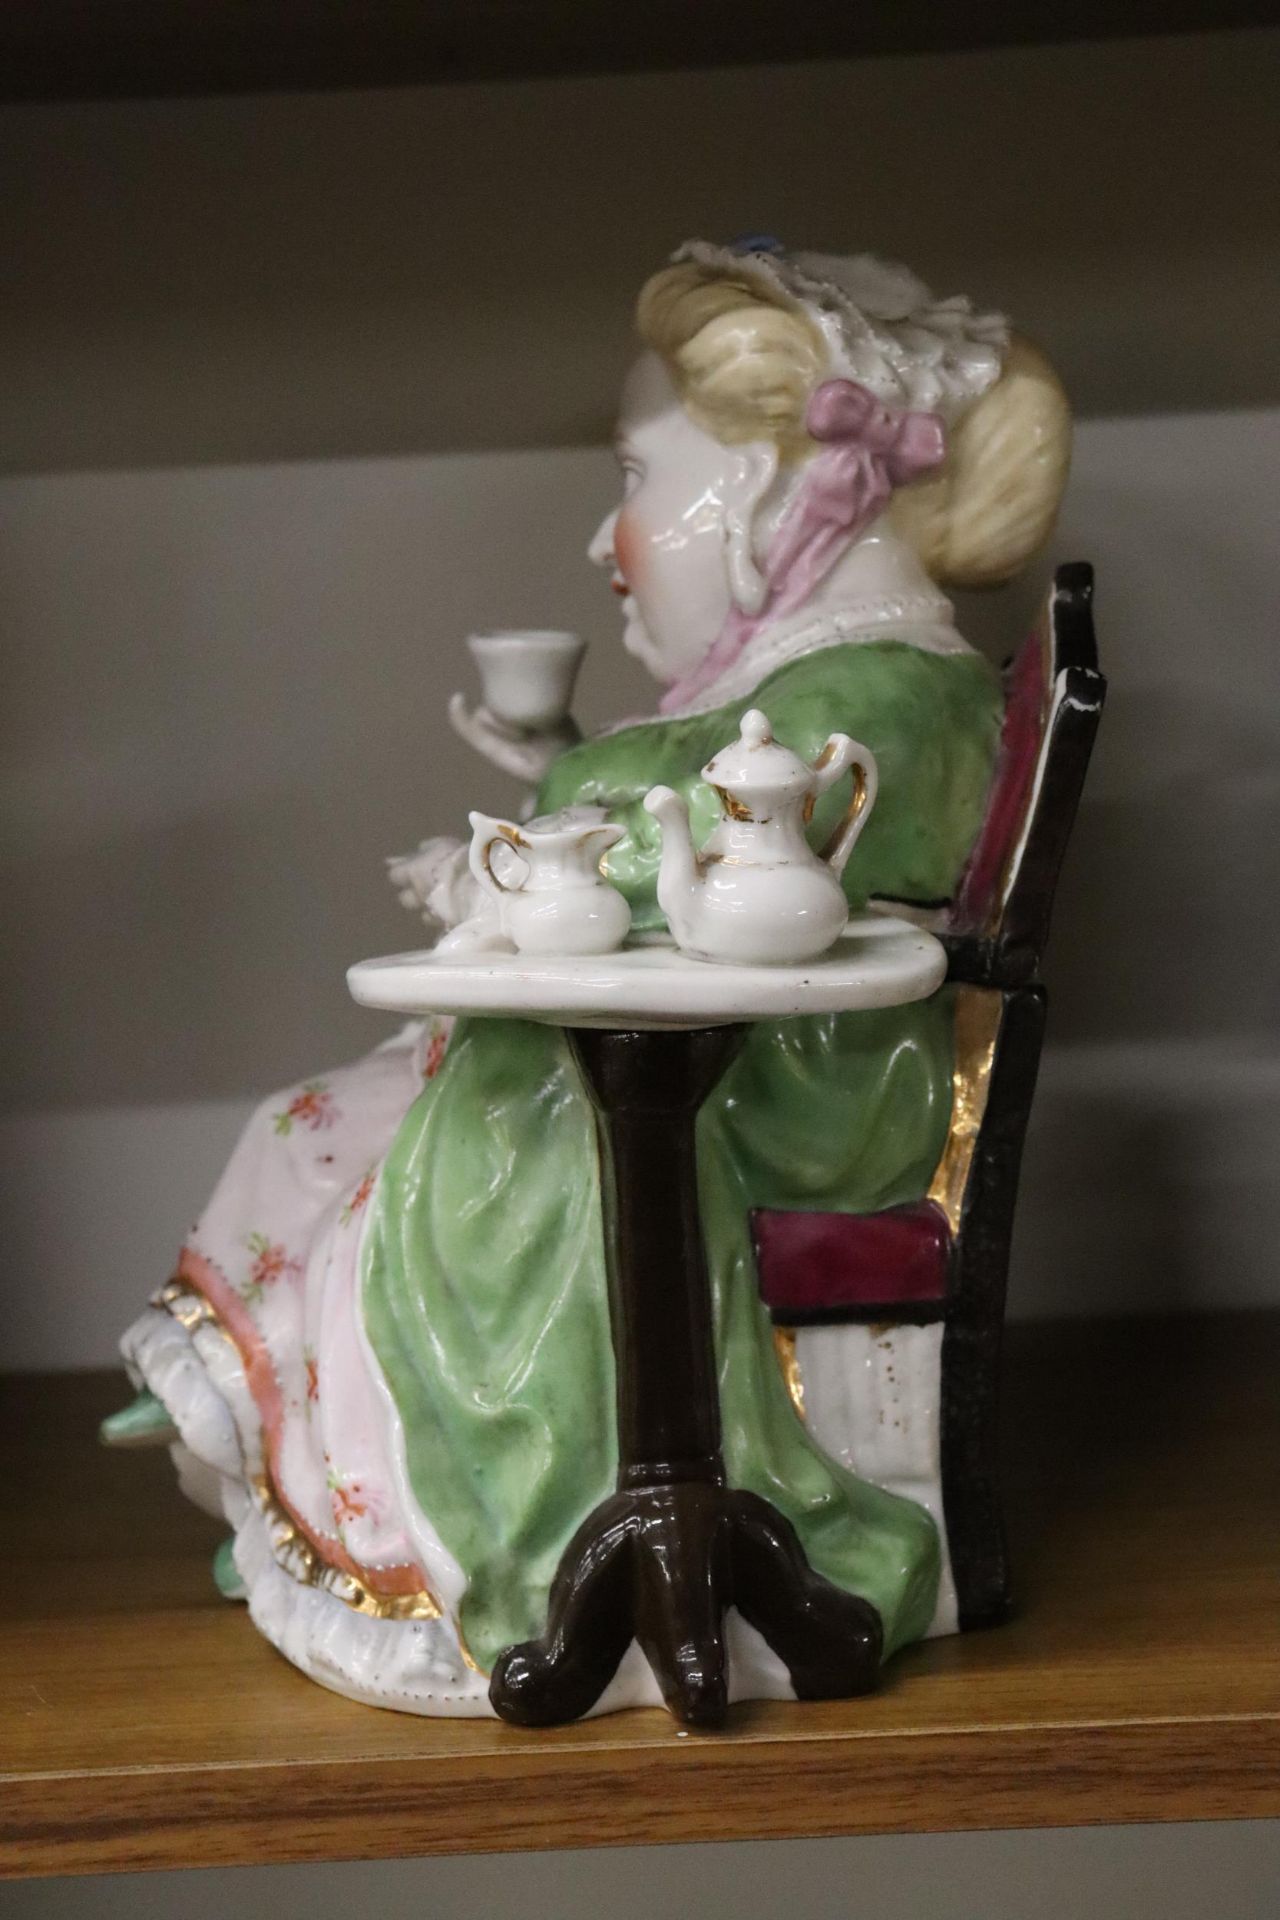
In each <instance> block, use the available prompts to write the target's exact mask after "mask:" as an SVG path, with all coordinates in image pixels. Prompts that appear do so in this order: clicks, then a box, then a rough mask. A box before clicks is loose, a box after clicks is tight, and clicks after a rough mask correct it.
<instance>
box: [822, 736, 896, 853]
mask: <svg viewBox="0 0 1280 1920" xmlns="http://www.w3.org/2000/svg"><path fill="white" fill-rule="evenodd" d="M837 756H838V757H839V759H840V760H841V761H842V762H843V764H842V765H841V766H840V768H839V771H838V772H836V773H833V774H832V775H831V776H830V778H828V779H826V780H824V781H823V782H822V788H823V790H825V788H826V787H828V786H830V785H831V782H832V780H835V779H838V778H839V775H840V774H841V773H845V772H849V771H851V772H852V774H853V794H852V797H851V798H850V801H849V804H848V806H847V807H846V808H845V814H844V818H843V820H842V821H841V822H840V824H839V826H838V827H837V828H836V830H835V832H834V833H833V834H832V835H831V837H830V839H829V840H828V841H827V843H826V845H825V846H824V847H823V849H822V851H821V853H820V854H819V855H818V858H819V859H820V860H823V861H825V863H826V864H827V866H828V867H830V869H831V871H832V873H833V874H834V875H835V877H836V879H837V880H839V879H840V878H841V876H842V874H843V873H844V870H845V868H846V866H847V865H848V864H849V855H850V854H851V853H852V852H853V849H854V847H855V846H856V845H857V842H858V836H859V835H860V834H861V832H862V829H863V828H864V827H865V826H866V824H867V821H868V819H869V817H870V814H871V809H872V807H873V806H874V805H875V802H876V793H877V790H878V788H879V785H880V769H879V768H878V767H877V765H876V757H875V755H874V753H872V751H871V749H870V747H864V746H863V744H862V742H861V741H860V740H851V739H850V738H849V736H848V734H833V735H832V737H831V739H830V740H828V742H827V744H826V746H825V747H824V748H823V749H822V752H821V753H820V754H819V756H818V761H817V766H816V767H815V772H818V771H822V770H823V769H825V767H827V766H828V765H829V764H830V762H831V761H832V760H834V759H836V758H837Z"/></svg>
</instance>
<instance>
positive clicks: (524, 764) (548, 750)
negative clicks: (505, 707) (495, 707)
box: [449, 693, 582, 787]
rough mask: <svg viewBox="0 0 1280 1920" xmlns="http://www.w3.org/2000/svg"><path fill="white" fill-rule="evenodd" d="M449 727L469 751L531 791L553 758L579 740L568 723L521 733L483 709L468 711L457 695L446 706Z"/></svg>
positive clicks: (576, 730) (575, 729)
mask: <svg viewBox="0 0 1280 1920" xmlns="http://www.w3.org/2000/svg"><path fill="white" fill-rule="evenodd" d="M449 724H450V726H451V727H452V728H453V730H454V732H455V733H456V734H457V735H458V736H459V737H460V738H461V739H463V740H465V741H466V743H467V745H468V746H469V747H474V748H475V750H476V752H477V753H478V754H481V755H483V757H484V758H485V759H486V760H488V761H490V762H491V763H492V765H493V766H495V767H500V768H501V770H502V772H503V773H509V774H512V775H513V776H514V777H515V778H516V779H517V780H525V781H527V782H528V783H529V785H530V786H531V787H536V786H537V785H538V783H539V781H540V780H541V779H542V776H543V774H544V773H545V772H546V771H547V768H548V767H549V766H550V765H551V762H552V761H553V760H554V759H555V758H556V757H557V755H559V754H561V753H563V752H564V750H565V748H566V747H572V746H575V745H576V744H577V742H578V741H579V740H580V739H581V738H582V735H581V734H580V733H579V731H578V729H577V727H576V726H575V725H574V723H573V721H572V720H568V719H566V720H565V721H564V722H563V724H562V725H561V726H559V727H556V728H555V729H554V730H553V731H552V732H550V733H521V732H520V731H519V730H518V729H517V728H515V727H509V726H507V724H506V722H505V721H502V720H499V719H497V718H496V717H495V716H494V715H493V714H492V713H490V711H489V709H488V708H487V707H473V708H472V709H471V710H470V711H468V708H467V703H466V699H465V698H464V696H463V695H462V694H460V693H455V694H454V696H453V698H452V699H451V700H450V702H449Z"/></svg>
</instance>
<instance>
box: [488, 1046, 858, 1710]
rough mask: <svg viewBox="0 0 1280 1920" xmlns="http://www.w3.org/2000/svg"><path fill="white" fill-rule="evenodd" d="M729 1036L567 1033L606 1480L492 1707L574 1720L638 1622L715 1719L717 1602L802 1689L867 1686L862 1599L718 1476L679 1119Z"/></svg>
mask: <svg viewBox="0 0 1280 1920" xmlns="http://www.w3.org/2000/svg"><path fill="white" fill-rule="evenodd" d="M744 1033H745V1028H743V1027H740V1026H716V1027H691V1028H684V1029H680V1030H676V1031H657V1032H652V1031H646V1032H631V1031H627V1032H616V1031H614V1032H611V1031H605V1030H598V1029H594V1028H585V1027H584V1028H572V1029H570V1030H569V1040H570V1043H571V1045H572V1047H573V1051H574V1055H575V1057H576V1059H577V1061H578V1064H579V1066H580V1068H581V1070H582V1074H583V1077H584V1079H585V1081H586V1084H587V1088H588V1090H589V1092H590V1094H591V1097H592V1100H593V1102H594V1104H595V1108H596V1119H597V1131H598V1134H599V1141H600V1158H601V1170H602V1181H601V1185H602V1193H603V1198H604V1210H605V1247H606V1253H607V1257H608V1262H609V1300H610V1314H611V1318H612V1325H613V1344H614V1354H615V1359H616V1364H617V1379H618V1461H619V1464H618V1488H617V1491H616V1493H614V1494H613V1495H611V1497H610V1498H609V1499H608V1500H606V1501H604V1502H603V1503H602V1504H601V1505H600V1506H599V1507H597V1508H596V1510H595V1512H594V1513H592V1514H590V1515H589V1516H588V1518H587V1519H586V1520H585V1521H584V1522H583V1524H582V1526H581V1527H579V1529H578V1531H577V1533H576V1534H575V1535H574V1537H573V1539H572V1540H571V1541H570V1542H569V1545H568V1547H567V1548H566V1550H565V1553H564V1557H563V1558H562V1560H561V1562H560V1566H559V1569H558V1571H557V1573H556V1577H555V1581H554V1583H553V1585H552V1588H551V1601H550V1608H549V1613H548V1620H547V1630H546V1632H545V1633H544V1634H543V1635H542V1637H541V1638H540V1639H538V1640H529V1641H525V1642H524V1643H523V1644H522V1645H520V1646H516V1647H510V1648H508V1649H507V1651H506V1652H505V1653H504V1654H503V1655H502V1657H501V1658H500V1659H499V1661H498V1663H497V1665H496V1666H495V1668H494V1670H493V1678H492V1681H491V1683H490V1688H489V1697H490V1699H491V1700H492V1702H493V1705H494V1708H495V1710H496V1711H497V1712H498V1713H499V1714H501V1715H502V1717H503V1719H505V1720H512V1721H515V1722H518V1723H519V1724H521V1725H524V1726H547V1725H551V1724H553V1723H555V1722H558V1721H563V1720H575V1719H577V1718H578V1717H579V1716H580V1715H581V1714H584V1713H586V1712H587V1711H588V1709H589V1708H590V1707H592V1706H593V1705H594V1704H595V1702H596V1700H598V1699H599V1697H600V1695H601V1693H603V1691H604V1689H605V1687H606V1686H607V1685H608V1683H609V1681H610V1680H611V1679H612V1678H613V1675H614V1673H615V1672H616V1670H617V1667H618V1663H619V1661H620V1660H621V1658H622V1656H623V1654H624V1653H625V1652H626V1650H627V1647H628V1646H629V1645H630V1643H631V1641H632V1640H633V1639H634V1640H638V1641H639V1643H640V1645H641V1647H642V1648H643V1650H644V1653H645V1656H646V1658H647V1659H648V1661H649V1664H650V1666H651V1667H652V1668H653V1671H654V1673H655V1674H656V1675H657V1678H658V1682H659V1684H660V1686H661V1688H662V1692H663V1695H664V1697H665V1699H666V1701H667V1704H668V1706H669V1707H670V1708H671V1711H672V1712H673V1713H674V1714H675V1715H676V1717H677V1718H678V1719H680V1720H682V1721H684V1722H685V1723H686V1724H688V1725H690V1726H701V1727H713V1726H719V1725H720V1724H721V1722H722V1721H723V1719H724V1716H725V1711H726V1708H727V1705H728V1675H727V1661H726V1654H725V1643H724V1615H725V1611H726V1609H727V1608H728V1607H730V1606H735V1607H737V1609H738V1611H739V1613H740V1614H741V1615H742V1617H743V1618H744V1619H745V1620H747V1621H749V1622H750V1624H751V1625H752V1626H753V1627H755V1628H756V1629H757V1630H758V1631H759V1632H760V1633H761V1634H762V1635H763V1636H764V1638H765V1639H766V1640H767V1641H768V1643H769V1645H770V1646H771V1647H772V1648H773V1649H774V1651H775V1652H776V1653H777V1654H778V1655H779V1656H780V1658H781V1659H782V1661H783V1662H784V1664H785V1665H786V1667H787V1670H788V1672H789V1673H790V1675H791V1680H792V1684H793V1686H794V1687H795V1690H796V1693H797V1694H798V1695H799V1696H800V1697H801V1698H802V1699H822V1698H832V1697H843V1696H846V1695H849V1694H855V1693H865V1692H867V1691H868V1690H869V1689H870V1688H872V1687H874V1686H875V1684H876V1681H877V1678H878V1675H879V1667H880V1651H881V1641H882V1633H881V1626H880V1616H879V1614H878V1613H877V1612H876V1609H875V1608H874V1607H873V1606H871V1605H870V1603H869V1602H867V1601H865V1600H861V1599H859V1598H858V1597H857V1596H856V1595H853V1594H850V1593H846V1592H845V1591H844V1590H843V1589H842V1588H840V1587H836V1586H833V1585H832V1583H831V1582H830V1581H828V1580H824V1579H822V1578H821V1577H820V1576H819V1575H818V1574H816V1573H814V1572H813V1570H812V1568H811V1567H810V1566H809V1564H808V1562H807V1561H806V1559H805V1557H804V1552H803V1550H802V1548H801V1545H800V1541H799V1538H798V1536H797V1534H796V1531H795V1529H794V1527H793V1526H792V1525H791V1523H790V1521H788V1520H787V1519H786V1518H785V1517H784V1516H783V1515H782V1514H781V1513H779V1512H778V1510H777V1508H776V1507H773V1506H771V1505H770V1504H769V1502H768V1501H766V1500H762V1499H761V1498H760V1497H759V1496H758V1495H756V1494H753V1493H746V1492H743V1491H741V1490H735V1489H732V1488H729V1487H727V1486H726V1485H725V1472H724V1461H723V1458H722V1456H721V1451H720V1401H719V1394H718V1391H717V1386H716V1368H715V1348H714V1342H713V1338H712V1326H711V1293H710V1287H709V1284H708V1280H707V1267H706V1256H705V1252H704V1249H703V1243H702V1224H701V1220H700V1217H699V1212H698V1176H697V1160H696V1154H695V1144H694V1128H695V1124H696V1121H697V1116H698V1109H699V1107H700V1106H701V1104H702V1101H703V1100H704V1099H705V1097H706V1095H707V1094H708V1093H710V1091H711V1089H712V1088H713V1087H714V1086H715V1084H716V1082H717V1080H718V1079H719V1078H720V1075H721V1074H722V1073H723V1071H724V1069H725V1068H726V1066H727V1065H728V1063H729V1061H730V1059H731V1058H732V1056H733V1054H734V1053H735V1052H736V1050H737V1048H738V1047H739V1046H740V1044H741V1042H742V1038H743V1035H744Z"/></svg>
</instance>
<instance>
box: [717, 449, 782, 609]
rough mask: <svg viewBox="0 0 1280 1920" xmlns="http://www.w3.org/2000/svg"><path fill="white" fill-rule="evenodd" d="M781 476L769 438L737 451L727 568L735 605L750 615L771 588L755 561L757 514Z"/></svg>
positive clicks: (730, 488)
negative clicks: (779, 475)
mask: <svg viewBox="0 0 1280 1920" xmlns="http://www.w3.org/2000/svg"><path fill="white" fill-rule="evenodd" d="M777 477H778V449H777V448H776V447H775V446H774V445H773V444H772V442H771V441H768V440H758V441H754V442H753V443H752V444H751V445H750V446H747V447H740V448H737V449H736V450H735V453H734V457H733V461H732V464H731V465H730V468H729V471H728V474H727V476H726V480H727V484H726V488H725V503H724V547H725V567H726V570H727V572H728V575H729V592H730V594H731V595H732V596H733V603H734V605H735V606H736V607H737V608H738V609H739V610H740V611H741V612H742V613H745V614H747V615H748V616H754V615H756V614H758V613H759V612H761V610H762V609H763V607H764V603H765V598H766V596H767V594H768V591H769V589H768V587H767V585H766V583H765V578H764V575H763V574H762V573H761V571H760V568H759V566H758V565H757V563H756V556H755V523H756V514H757V512H758V511H759V508H760V504H761V502H762V501H763V500H764V498H765V496H766V494H768V492H769V491H770V489H771V488H772V486H773V483H774V481H775V480H776V479H777Z"/></svg>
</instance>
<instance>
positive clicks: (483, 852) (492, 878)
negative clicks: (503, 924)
mask: <svg viewBox="0 0 1280 1920" xmlns="http://www.w3.org/2000/svg"><path fill="white" fill-rule="evenodd" d="M470 820H471V825H472V827H473V828H474V829H475V832H474V835H473V838H472V841H471V850H470V853H469V854H468V856H467V863H468V865H469V866H470V868H471V873H472V877H473V878H474V879H475V881H476V883H477V885H479V886H481V887H483V889H484V891H485V892H486V893H491V894H492V895H493V896H494V898H495V899H498V900H500V899H501V898H502V896H503V894H504V893H518V892H519V891H520V888H521V887H522V886H523V885H524V881H523V880H521V881H519V882H518V883H517V884H516V885H515V886H514V887H509V886H507V885H506V884H505V882H504V881H502V880H500V879H499V878H498V876H497V874H496V873H495V872H494V870H493V858H492V856H493V849H494V848H495V846H497V845H499V844H501V845H502V846H504V847H510V849H511V851H512V853H514V854H515V855H516V858H517V859H518V860H520V862H521V865H522V866H524V867H525V868H526V873H525V879H527V878H528V872H527V868H528V864H529V863H528V861H527V860H525V859H524V857H523V854H522V853H521V849H520V842H519V839H518V837H517V830H516V829H515V828H513V827H510V826H508V825H507V823H506V822H505V821H501V822H499V821H493V820H487V819H486V818H485V816H484V815H483V814H482V813H473V814H471V815H470Z"/></svg>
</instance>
